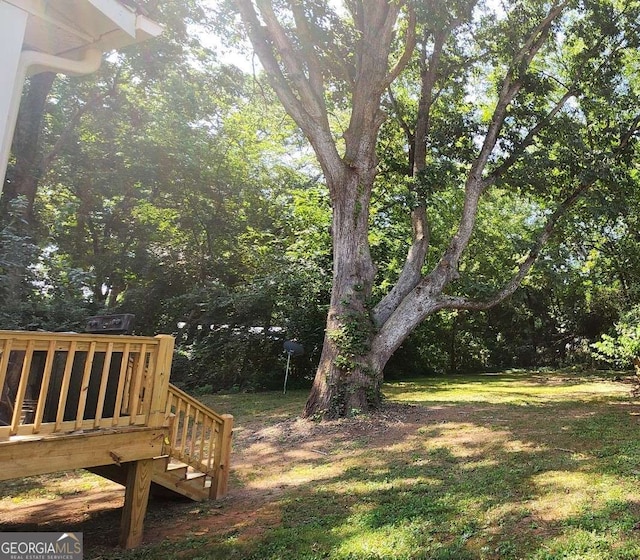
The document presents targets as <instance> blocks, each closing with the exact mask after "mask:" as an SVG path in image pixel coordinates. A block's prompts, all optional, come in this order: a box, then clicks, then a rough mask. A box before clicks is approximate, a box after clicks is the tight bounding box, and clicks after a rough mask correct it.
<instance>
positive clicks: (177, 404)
mask: <svg viewBox="0 0 640 560" xmlns="http://www.w3.org/2000/svg"><path fill="white" fill-rule="evenodd" d="M166 416H167V417H169V418H170V419H171V428H170V430H169V439H170V444H169V447H170V451H169V454H170V455H171V457H174V458H176V459H178V460H179V461H182V462H183V463H185V464H187V465H190V466H191V467H193V468H194V469H196V470H197V471H199V472H203V473H205V474H206V475H207V476H210V477H211V490H210V497H211V498H214V499H215V498H219V497H222V496H224V495H225V494H226V491H227V483H228V478H229V461H230V455H231V432H232V429H233V416H231V415H229V414H217V413H215V412H214V411H213V410H211V409H210V408H208V407H206V406H204V405H203V404H202V403H200V402H198V401H197V400H196V399H194V398H193V397H191V396H189V395H188V394H187V393H185V392H184V391H182V390H180V389H178V388H177V387H175V386H174V385H171V384H170V385H169V398H168V400H167V408H166Z"/></svg>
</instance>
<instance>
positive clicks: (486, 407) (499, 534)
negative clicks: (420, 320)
mask: <svg viewBox="0 0 640 560" xmlns="http://www.w3.org/2000/svg"><path fill="white" fill-rule="evenodd" d="M461 381H462V380H461V379H460V378H453V382H454V385H455V384H456V383H459V382H461ZM478 381H479V378H478V377H473V378H470V381H469V382H468V383H463V384H465V385H466V393H464V394H457V393H456V390H457V389H455V388H454V390H452V388H451V386H452V380H451V379H447V380H442V383H439V382H438V383H433V382H432V380H428V382H427V383H428V384H429V387H428V388H427V389H428V390H429V391H434V392H432V393H430V395H431V396H434V397H436V396H438V395H445V396H446V392H447V391H449V392H450V393H451V394H450V395H449V396H448V397H447V398H446V400H442V399H440V398H433V399H428V398H425V396H424V395H422V396H421V399H420V401H419V406H412V407H406V408H405V409H403V410H404V413H403V416H402V417H401V418H399V419H398V421H393V419H392V420H391V421H389V422H387V423H386V424H384V425H382V424H380V425H379V426H378V428H379V429H378V428H376V424H375V423H371V424H366V423H363V424H362V426H363V429H362V430H361V432H359V434H360V435H358V437H357V438H356V437H354V432H353V431H349V430H347V429H343V430H341V429H340V425H338V426H337V428H336V427H335V426H334V428H335V429H334V430H333V431H329V430H327V433H328V435H327V433H325V434H324V435H323V437H322V438H320V435H321V431H320V432H318V434H317V436H318V439H317V440H314V437H316V436H314V435H313V434H312V435H310V436H308V437H307V438H306V439H301V440H300V447H302V446H303V444H307V443H312V444H313V443H315V442H316V441H318V442H319V441H322V446H323V447H322V449H323V450H324V452H326V453H328V455H326V456H321V455H319V456H318V457H312V456H311V455H310V456H308V457H307V458H306V459H304V461H297V462H294V461H291V462H289V461H287V459H286V458H285V455H284V451H283V447H282V446H281V445H280V443H281V436H274V437H273V439H271V440H269V441H267V442H266V443H268V445H264V444H265V441H261V444H263V454H262V455H260V456H257V455H256V457H255V462H256V463H255V464H256V469H255V477H256V479H259V477H260V476H261V473H260V468H259V467H260V465H265V466H266V465H269V464H276V465H278V464H279V465H281V467H280V468H281V477H282V482H283V487H284V489H283V490H282V492H280V493H277V494H275V495H274V498H273V501H274V502H275V503H276V506H277V508H278V510H279V514H280V523H279V524H277V526H269V527H266V528H263V529H262V530H261V531H255V532H253V533H251V534H249V535H247V534H245V533H243V532H242V527H240V526H229V528H228V531H227V532H226V533H224V534H215V535H211V536H207V535H204V536H203V535H193V534H190V535H185V537H184V538H182V539H178V540H174V541H172V542H165V543H161V544H159V545H154V546H148V547H143V548H141V549H140V550H138V551H133V552H128V553H124V552H117V553H113V552H111V553H110V552H105V551H104V550H102V551H100V550H99V549H98V548H96V549H95V550H89V551H88V554H87V555H86V556H85V557H86V558H87V559H88V560H90V559H91V558H94V559H97V558H104V559H106V558H111V559H116V558H122V559H125V558H126V559H143V558H159V559H165V558H166V559H170V558H181V559H192V560H195V559H208V560H217V559H224V560H234V559H243V560H245V559H246V560H289V559H290V560H299V559H302V560H305V559H306V560H312V559H321V558H322V559H335V560H365V559H406V560H412V559H434V560H444V559H455V560H465V559H504V560H512V559H517V558H527V559H531V560H560V559H561V558H562V559H574V560H596V559H598V560H610V559H611V560H623V559H628V560H630V559H636V558H640V538H639V535H638V534H639V533H640V531H638V529H637V528H638V527H640V525H639V522H640V491H639V490H638V479H639V478H640V443H638V441H637V440H638V439H639V438H638V420H637V416H636V414H638V412H639V410H638V407H637V405H636V404H635V403H634V402H632V401H630V400H629V398H628V397H625V396H624V394H622V393H621V394H609V395H605V394H603V395H598V394H597V393H594V394H592V395H591V397H589V398H587V397H584V398H583V397H582V396H581V393H580V394H577V393H567V394H566V395H562V394H554V395H553V398H552V399H551V400H549V401H547V402H536V401H535V399H534V398H533V397H534V396H535V394H536V392H535V391H533V392H532V391H531V390H528V389H527V390H524V389H522V386H521V383H522V382H523V377H522V375H520V374H509V375H508V376H506V377H501V378H500V379H498V376H495V377H489V378H488V381H487V383H488V384H489V385H490V386H491V387H500V384H503V385H504V386H506V387H507V388H508V389H509V395H513V394H514V393H515V394H518V400H516V401H511V402H506V403H495V402H486V401H482V400H481V399H480V400H479V401H477V402H470V401H469V400H468V399H469V398H471V397H473V396H474V395H473V394H470V392H471V393H472V392H473V387H474V385H473V383H477V382H478ZM574 381H575V379H571V380H570V382H571V383H572V384H574V385H579V383H582V381H580V382H579V383H578V382H576V383H574ZM587 381H588V382H590V381H591V379H588V380H587ZM596 381H597V379H596ZM527 382H530V383H533V384H534V385H535V387H539V386H546V384H547V383H550V384H551V383H554V382H555V380H553V379H550V380H546V379H539V380H538V381H537V382H535V383H534V382H532V381H531V379H530V378H527ZM434 384H435V386H436V388H435V389H433V388H432V385H434ZM505 384H506V385H505ZM470 387H471V389H469V388H470ZM424 388H425V384H423V383H422V382H411V383H405V382H401V383H398V384H395V385H394V391H397V392H396V393H394V394H395V395H396V397H397V396H398V395H399V394H404V395H406V394H407V393H411V392H413V391H417V390H423V389H424ZM438 388H439V389H440V393H438V392H437V391H438ZM460 390H461V391H462V389H460ZM391 392H392V393H393V391H391ZM523 395H524V397H526V398H524V397H523V398H522V399H521V398H520V397H521V396H523ZM456 397H460V398H456ZM541 398H542V397H541ZM408 400H411V399H408ZM529 401H530V402H529ZM405 402H406V401H405ZM414 402H418V401H414ZM254 404H255V403H254ZM242 406H243V407H245V409H246V408H247V407H248V406H253V404H247V403H245V404H243V405H242ZM268 406H269V407H272V408H271V410H275V411H280V410H281V408H282V407H281V406H280V405H278V402H277V401H276V400H275V398H274V399H273V402H270V404H269V405H268ZM284 409H285V410H286V409H287V407H286V406H285V407H284ZM389 411H390V412H388V413H385V414H387V416H389V415H391V414H392V413H395V412H397V411H398V409H394V408H389ZM407 411H408V412H407ZM265 414H266V416H268V414H267V413H265ZM278 414H279V412H278ZM321 428H322V426H320V428H319V429H321ZM356 443H357V445H356ZM329 466H331V467H332V470H328V467H329ZM301 467H304V468H305V469H307V470H308V471H309V473H310V474H309V476H308V478H307V480H306V481H302V482H297V483H295V484H293V483H291V484H289V485H288V486H287V485H286V480H287V477H288V476H289V474H290V473H292V472H293V470H294V469H295V468H301ZM323 469H324V470H323ZM316 475H317V476H316ZM252 483H253V480H248V481H246V484H247V485H246V487H247V488H251V484H252ZM151 511H152V512H153V508H152V510H151ZM187 511H188V510H186V509H185V510H184V512H185V514H186V513H187ZM220 513H221V515H222V516H224V514H225V512H224V509H223V510H221V511H220ZM250 513H251V512H247V516H249V514H250ZM151 515H152V516H153V513H151ZM159 515H161V513H160V512H159ZM147 523H148V524H149V523H153V517H151V518H149V519H148V520H147ZM76 530H82V529H76ZM86 540H87V539H85V542H86Z"/></svg>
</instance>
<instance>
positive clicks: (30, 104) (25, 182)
mask: <svg viewBox="0 0 640 560" xmlns="http://www.w3.org/2000/svg"><path fill="white" fill-rule="evenodd" d="M55 77H56V75H55V73H53V72H43V73H42V74H36V75H35V76H32V77H31V78H30V79H29V86H28V89H27V92H26V94H25V96H24V98H23V101H22V104H21V106H20V111H19V113H18V120H17V123H16V130H15V133H14V137H13V144H12V149H11V151H12V154H13V157H14V164H13V166H12V167H10V168H9V170H8V172H7V177H6V179H5V183H4V188H3V191H2V199H1V200H0V219H1V220H2V221H3V222H4V223H6V221H7V218H8V211H9V208H10V206H11V202H12V201H14V200H15V199H16V198H18V197H20V196H23V197H24V198H25V201H26V210H25V213H26V215H25V218H26V220H27V222H28V223H29V224H30V225H33V218H34V216H33V205H34V202H35V198H36V191H37V188H38V181H39V180H40V175H41V171H42V170H41V166H40V137H41V133H42V119H43V118H44V112H45V107H46V102H47V97H48V95H49V92H50V91H51V86H52V85H53V81H54V79H55Z"/></svg>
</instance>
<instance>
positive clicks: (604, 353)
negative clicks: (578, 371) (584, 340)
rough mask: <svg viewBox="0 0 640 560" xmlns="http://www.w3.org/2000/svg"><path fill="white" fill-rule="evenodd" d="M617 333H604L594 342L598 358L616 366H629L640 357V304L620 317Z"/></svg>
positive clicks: (616, 328) (594, 351)
mask: <svg viewBox="0 0 640 560" xmlns="http://www.w3.org/2000/svg"><path fill="white" fill-rule="evenodd" d="M614 330H615V334H614V335H609V334H603V335H602V337H601V340H600V341H598V342H595V343H594V344H592V345H591V346H592V348H593V353H594V355H595V357H596V358H598V359H600V360H603V361H605V362H607V363H610V364H613V365H614V366H615V367H622V368H628V367H630V366H631V365H632V364H633V365H635V361H636V360H637V359H638V358H639V357H640V306H637V305H636V306H634V307H632V308H631V309H630V310H629V311H626V312H625V313H623V314H622V316H621V317H620V320H619V321H618V322H617V323H616V324H615V326H614Z"/></svg>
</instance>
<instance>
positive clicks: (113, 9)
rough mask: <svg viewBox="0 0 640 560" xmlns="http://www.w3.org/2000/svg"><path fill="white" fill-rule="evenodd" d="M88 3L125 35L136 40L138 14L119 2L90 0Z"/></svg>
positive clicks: (115, 0) (114, 0) (113, 0)
mask: <svg viewBox="0 0 640 560" xmlns="http://www.w3.org/2000/svg"><path fill="white" fill-rule="evenodd" d="M88 2H89V3H90V4H91V5H92V6H93V7H94V8H96V9H97V10H99V11H100V12H101V13H103V14H104V15H105V16H106V17H107V18H109V19H110V20H111V21H112V22H113V23H115V24H116V25H117V26H118V27H119V28H120V29H122V30H123V31H124V32H125V33H127V34H128V35H130V36H131V37H133V38H134V39H135V37H136V14H135V13H134V12H132V11H131V10H130V9H129V8H127V7H126V6H123V5H122V4H121V3H120V2H118V1H117V0H88Z"/></svg>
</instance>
